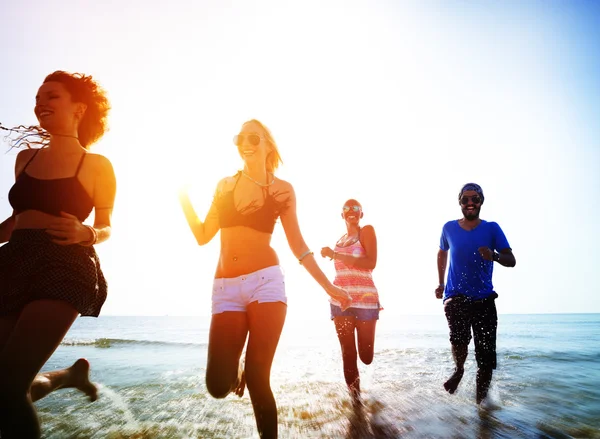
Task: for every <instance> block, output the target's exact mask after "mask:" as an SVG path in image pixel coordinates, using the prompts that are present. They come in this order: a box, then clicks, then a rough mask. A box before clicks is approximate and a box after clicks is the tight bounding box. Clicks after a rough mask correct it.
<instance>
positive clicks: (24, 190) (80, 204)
mask: <svg viewBox="0 0 600 439" xmlns="http://www.w3.org/2000/svg"><path fill="white" fill-rule="evenodd" d="M38 152H39V150H38V151H36V152H35V153H34V154H33V157H31V159H30V160H29V161H28V162H27V164H26V165H25V167H24V168H23V170H22V171H21V173H20V174H19V176H18V177H17V180H16V181H15V184H14V185H13V187H12V188H10V191H9V192H8V201H9V202H10V205H11V206H12V207H13V209H14V211H15V215H18V214H19V213H21V212H25V211H26V210H39V211H41V212H44V213H48V214H50V215H55V216H60V212H61V211H62V212H66V213H70V214H71V215H75V216H76V217H77V218H79V220H80V221H82V222H83V221H85V219H86V218H87V217H88V216H89V215H90V213H91V212H92V209H93V207H94V202H93V201H92V199H91V198H90V196H89V195H88V193H87V192H86V191H85V189H84V188H83V186H82V185H81V183H80V181H79V179H78V178H77V175H78V174H79V170H80V169H81V165H82V164H83V159H84V158H85V156H86V155H87V153H83V155H82V157H81V160H80V161H79V165H78V166H77V170H76V171H75V175H74V176H72V177H65V178H54V179H51V180H45V179H39V178H35V177H32V176H31V175H29V174H28V173H27V172H25V171H26V169H27V166H29V164H30V163H31V161H32V160H33V159H34V158H35V156H36V155H37V153H38Z"/></svg>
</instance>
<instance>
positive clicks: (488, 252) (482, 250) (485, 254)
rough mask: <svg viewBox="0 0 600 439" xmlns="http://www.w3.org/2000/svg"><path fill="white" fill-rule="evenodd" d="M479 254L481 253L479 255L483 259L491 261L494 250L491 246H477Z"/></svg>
mask: <svg viewBox="0 0 600 439" xmlns="http://www.w3.org/2000/svg"><path fill="white" fill-rule="evenodd" d="M478 250H479V254H480V255H481V257H482V258H483V259H485V260H486V261H493V260H494V252H493V250H492V249H491V248H489V247H479V248H478Z"/></svg>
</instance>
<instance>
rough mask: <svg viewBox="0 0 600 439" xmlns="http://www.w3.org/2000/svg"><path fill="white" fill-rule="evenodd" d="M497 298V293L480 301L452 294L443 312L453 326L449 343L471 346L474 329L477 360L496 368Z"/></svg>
mask: <svg viewBox="0 0 600 439" xmlns="http://www.w3.org/2000/svg"><path fill="white" fill-rule="evenodd" d="M497 297H498V295H497V294H495V293H494V294H493V295H492V296H490V297H488V298H486V299H481V300H470V299H468V298H467V297H466V296H453V297H450V298H448V299H446V300H445V301H444V313H445V314H446V320H448V327H449V328H450V343H452V345H453V346H464V345H468V344H469V343H470V342H471V329H472V330H473V338H474V339H475V359H476V360H477V367H479V368H490V367H491V368H492V369H495V368H496V329H497V327H498V314H497V313H496V303H495V299H496V298H497Z"/></svg>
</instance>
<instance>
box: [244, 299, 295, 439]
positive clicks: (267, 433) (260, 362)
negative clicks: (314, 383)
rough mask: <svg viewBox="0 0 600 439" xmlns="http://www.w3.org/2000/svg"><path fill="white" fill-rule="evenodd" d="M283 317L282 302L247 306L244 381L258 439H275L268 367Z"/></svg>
mask: <svg viewBox="0 0 600 439" xmlns="http://www.w3.org/2000/svg"><path fill="white" fill-rule="evenodd" d="M286 313H287V305H286V304H285V303H283V302H268V303H258V302H252V303H250V304H249V305H248V326H249V332H250V337H249V339H248V348H247V350H246V365H245V369H246V370H245V378H246V384H247V386H248V392H249V393H250V400H251V401H252V407H253V408H254V417H255V418H256V426H257V427H258V434H259V435H260V437H261V438H262V439H274V438H277V404H276V402H275V398H274V397H273V392H272V391H271V365H272V364H273V358H274V356H275V351H276V349H277V344H278V343H279V337H280V335H281V331H282V330H283V324H284V323H285V316H286Z"/></svg>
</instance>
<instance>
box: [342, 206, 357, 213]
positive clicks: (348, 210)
mask: <svg viewBox="0 0 600 439" xmlns="http://www.w3.org/2000/svg"><path fill="white" fill-rule="evenodd" d="M350 209H352V211H354V212H360V211H361V210H362V207H360V206H344V207H343V208H342V210H343V211H344V213H348V212H350Z"/></svg>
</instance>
